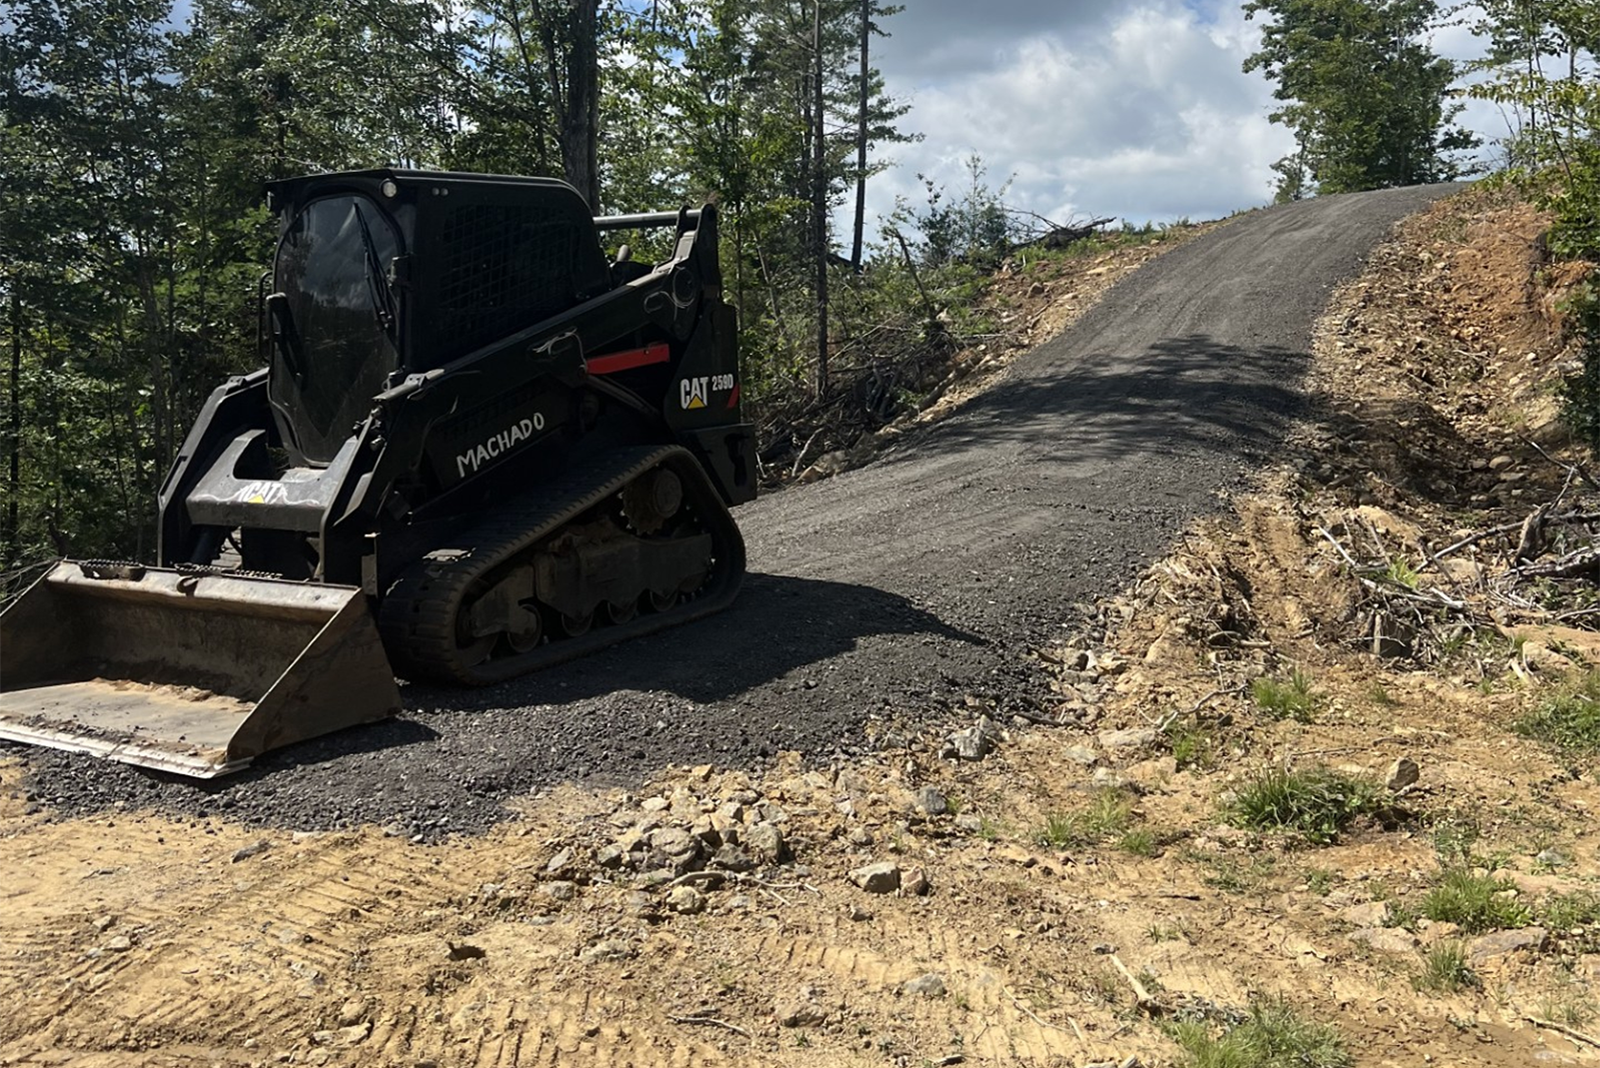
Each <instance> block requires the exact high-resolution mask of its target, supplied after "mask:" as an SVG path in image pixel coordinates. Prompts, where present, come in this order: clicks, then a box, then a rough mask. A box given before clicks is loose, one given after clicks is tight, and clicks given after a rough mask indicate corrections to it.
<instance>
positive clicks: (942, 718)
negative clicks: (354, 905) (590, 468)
mask: <svg viewBox="0 0 1600 1068" xmlns="http://www.w3.org/2000/svg"><path fill="white" fill-rule="evenodd" d="M1453 188H1454V187H1448V186H1434V187H1427V188H1419V189H1405V190H1387V191H1383V192H1376V193H1365V194H1356V195H1350V196H1337V197H1324V198H1320V199H1317V200H1312V201H1306V202H1302V203H1300V204H1294V205H1288V206H1284V207H1279V208H1272V209H1269V210H1266V211H1262V212H1258V213H1255V214H1253V215H1250V216H1247V217H1245V218H1242V219H1239V220H1236V221H1235V222H1233V223H1231V224H1230V225H1228V226H1226V227H1223V228H1221V229H1220V230H1218V231H1216V232H1215V233H1213V234H1210V235H1208V236H1206V237H1204V238H1200V239H1197V240H1195V241H1193V242H1191V243H1189V244H1187V245H1185V246H1183V247H1181V248H1179V249H1176V250H1174V251H1173V252H1171V253H1168V254H1167V255H1166V256H1163V257H1162V258H1160V259H1158V260H1156V261H1154V262H1153V263H1152V264H1150V265H1149V266H1147V267H1145V268H1143V269H1142V270H1140V271H1139V272H1137V273H1136V274H1134V275H1132V276H1130V277H1129V278H1127V279H1126V280H1124V281H1123V282H1122V283H1121V284H1119V285H1118V286H1117V287H1116V288H1115V289H1113V290H1112V291H1111V293H1109V294H1108V295H1107V296H1106V298H1105V299H1104V301H1103V302H1102V303H1100V304H1099V305H1098V306H1096V307H1095V308H1094V309H1092V310H1091V311H1090V312H1089V313H1088V314H1086V315H1085V316H1084V317H1083V319H1082V320H1081V321H1080V322H1079V323H1078V324H1077V325H1076V326H1074V327H1073V328H1072V329H1070V330H1069V331H1067V332H1066V333H1065V334H1064V335H1063V336H1062V337H1060V338H1058V339H1057V340H1055V341H1053V342H1050V343H1049V344H1046V345H1044V346H1042V347H1041V348H1039V349H1038V350H1036V351H1035V352H1033V353H1030V354H1029V355H1027V356H1025V357H1023V358H1022V359H1020V360H1019V361H1018V362H1017V363H1016V364H1015V365H1014V366H1013V368H1012V370H1011V371H1010V372H1009V373H1008V375H1007V376H1006V377H1005V378H1004V379H1003V380H1002V381H1001V383H1000V384H999V385H997V386H996V387H995V388H994V389H992V390H990V391H989V392H988V393H986V394H984V395H983V396H981V397H980V398H978V399H977V400H975V401H974V402H973V403H971V404H970V405H968V406H967V408H965V409H964V410H963V411H962V412H961V413H960V414H959V415H958V416H956V417H953V418H951V419H949V420H946V421H945V422H943V423H941V424H939V425H938V426H936V427H934V428H932V429H931V430H930V431H929V432H927V433H925V434H923V435H921V436H919V437H917V438H915V439H914V440H911V441H908V442H906V443H904V444H903V445H901V446H899V447H898V448H897V449H896V450H895V451H894V452H892V453H890V454H889V455H887V456H885V457H884V458H882V459H880V460H879V461H877V462H876V463H874V464H873V465H871V466H870V467H867V468H864V469H862V470H859V471H855V472H850V473H847V474H844V475H841V476H839V477H837V478H834V479H830V480H827V481H824V482H820V483H816V484H813V485H810V486H805V487H800V488H795V489H791V490H788V491H786V492H783V493H778V494H774V495H772V496H770V497H765V498H762V499H761V500H758V501H756V502H754V503H753V504H750V505H747V506H745V507H743V508H741V509H740V510H739V512H738V519H739V522H740V525H741V527H742V528H743V529H744V531H745V535H746V538H747V539H748V542H749V546H750V565H751V570H752V574H751V575H750V578H749V579H748V581H747V583H746V585H745V588H744V590H743V591H742V592H741V594H740V597H739V600H738V601H737V603H736V604H735V606H734V607H733V608H732V609H730V610H729V611H727V612H725V613H722V614H721V615H719V616H717V617H715V618H712V619H709V620H705V621H703V622H700V623H695V624H691V625H688V626H685V627H681V628H679V629H677V630H675V631H672V632H670V633H667V634H663V635H658V636H655V637H651V638H646V639H642V640H640V641H637V642H634V643H632V644H630V645H627V646H625V647H619V648H616V649H613V650H609V651H606V652H604V653H601V654H599V655H596V656H593V657H590V658H588V659H586V660H583V661H580V662H578V663H574V664H569V665H564V666H562V667H558V668H555V669H553V670H550V671H547V672H544V673H541V674H539V675H537V676H533V677H530V678H526V679H520V680H515V681H513V682H509V683H505V684H502V685H499V686H495V687H491V688H488V689H484V690H473V691H457V690H445V689H438V688H425V687H421V686H409V687H406V688H405V689H404V690H403V696H404V699H405V703H406V707H407V712H406V713H405V714H404V715H403V716H401V717H399V718H397V719H395V720H393V721H390V722H388V723H384V724H379V725H375V726H370V727H362V728H356V729H353V730H349V731H345V732H342V733H340V734H337V735H333V736H330V737H327V738H323V739H318V740H315V741H312V742H308V743H304V744H301V745H298V746H294V747H292V748H290V749H288V750H284V751H281V752H278V753H274V754H269V755H268V756H267V757H265V758H263V759H261V760H260V761H258V763H257V765H256V766H255V767H254V768H252V769H250V770H248V771H246V772H245V773H243V774H241V775H238V776H235V777H232V778H230V779H227V780H224V781H222V782H220V783H212V784H196V783H194V782H192V781H189V780H182V779H176V778H173V777H170V776H165V775H162V774H159V773H153V772H148V771H144V770H139V769H134V768H130V767H126V766H123V765H118V764H107V763H104V762H100V761H95V760H92V759H89V758H85V757H78V756H73V755H69V754H63V753H57V752H52V751H47V750H38V749H25V748H22V747H12V751H14V752H17V753H21V754H23V755H24V758H25V760H26V761H27V763H28V765H29V769H30V772H31V775H30V778H29V780H28V782H29V790H30V791H31V795H32V797H33V799H34V800H37V801H39V802H41V803H44V804H46V805H49V806H52V807H54V808H55V809H57V810H58V811H60V812H62V813H64V814H67V815H74V814H81V813H87V812H94V811H99V810H101V809H104V808H106V807H108V806H110V805H112V804H113V803H115V802H118V801H121V802H125V803H128V804H130V805H135V806H138V805H149V806H154V807H155V808H158V809H161V810H164V811H169V812H173V813H181V814H189V815H201V814H207V813H216V814H220V815H227V816H230V817H232V818H236V819H241V820H244V821H246V822H250V823H256V824H261V825H273V826H286V827H291V828H296V829H316V828H327V827H338V826H350V825H355V824H360V823H368V822H370V823H376V824H380V825H385V826H390V827H392V828H393V829H394V830H395V831H396V832H400V833H405V834H408V835H421V836H423V837H424V838H425V839H431V838H436V837H439V836H441V835H444V834H449V833H452V832H464V831H474V830H479V829H481V828H484V827H486V826H488V825H490V824H491V823H493V822H495V821H496V820H499V819H503V818H505V814H506V813H505V810H504V808H503V807H502V802H503V801H505V800H507V799H509V798H512V797H516V796H522V795H525V794H527V793H529V792H531V791H535V790H537V789H539V788H541V787H544V786H547V785H551V784H554V783H556V782H559V781H562V780H566V779H581V780H592V781H601V782H607V781H609V782H623V783H626V782H630V781H637V780H638V779H639V778H641V777H644V776H648V775H650V774H651V773H653V772H655V771H657V770H659V769H661V768H662V767H663V766H664V765H666V764H669V763H696V764H698V763H713V764H718V765H725V766H743V767H750V768H759V767H760V766H761V765H763V764H764V763H765V762H766V761H768V760H769V759H770V758H772V757H773V756H775V754H776V753H777V752H779V751H780V750H785V749H794V750H799V751H801V752H802V753H804V754H806V756H807V757H808V758H809V759H812V760H819V761H821V760H828V759H830V758H833V757H836V756H849V755H852V754H856V753H859V752H861V751H862V750H863V749H865V748H867V747H868V746H869V745H870V742H869V737H870V736H871V735H872V734H873V733H874V731H875V730H876V729H878V728H879V727H881V726H882V724H884V723H887V722H891V721H894V722H899V723H901V724H906V723H910V724H912V725H915V724H917V723H923V724H926V725H929V726H932V725H936V724H943V723H945V722H946V721H948V720H950V719H951V718H952V716H953V714H954V710H956V709H958V708H960V707H962V701H963V699H964V698H965V697H966V696H967V695H969V694H970V695H979V696H989V697H993V698H995V699H997V700H998V701H999V703H1000V708H1001V711H1002V713H1003V712H1004V711H1005V709H1006V708H1007V707H1008V704H1007V703H1008V702H1009V701H1012V700H1016V695H1017V694H1018V693H1019V692H1021V691H1022V689H1024V688H1025V686H1026V685H1027V684H1028V683H1030V682H1031V681H1033V679H1032V676H1031V674H1030V670H1029V669H1028V667H1027V665H1026V662H1025V661H1024V660H1023V656H1024V655H1025V654H1026V652H1027V651H1028V650H1029V649H1030V648H1032V647H1034V646H1036V645H1037V644H1039V643H1040V642H1042V641H1045V640H1048V639H1049V638H1051V637H1052V636H1055V635H1060V634H1064V633H1067V630H1064V629H1063V628H1069V629H1077V628H1080V627H1082V626H1085V625H1087V622H1088V619H1089V609H1090V606H1091V605H1092V603H1093V601H1094V600H1095V599H1096V598H1098V597H1102V596H1105V595H1108V594H1111V593H1113V592H1115V590H1116V589H1117V588H1118V587H1119V586H1120V585H1121V584H1123V583H1124V582H1126V581H1127V580H1128V579H1130V578H1131V577H1132V576H1133V575H1135V574H1136V573H1137V571H1138V570H1139V569H1140V568H1142V567H1144V566H1146V565H1148V564H1149V563H1150V562H1151V561H1152V560H1154V559H1155V558H1157V557H1158V556H1160V555H1161V554H1162V553H1163V552H1164V551H1165V550H1166V549H1167V547H1168V546H1169V545H1170V544H1171V542H1172V539H1173V538H1174V536H1175V535H1176V534H1177V533H1178V532H1179V531H1180V530H1181V529H1182V528H1183V527H1184V526H1185V525H1186V524H1187V523H1189V522H1190V521H1191V520H1192V519H1194V518H1195V517H1196V516H1198V515H1202V514H1206V513H1210V512H1214V511H1215V510H1216V509H1217V508H1218V506H1219V495H1220V494H1223V493H1225V492H1226V491H1228V490H1229V489H1231V488H1233V487H1235V486H1237V485H1238V484H1239V482H1240V479H1241V478H1242V477H1243V476H1244V475H1245V474H1247V473H1248V472H1249V471H1250V470H1252V469H1254V468H1256V467H1258V466H1260V465H1261V464H1262V462H1263V461H1265V460H1267V459H1269V458H1270V457H1271V456H1272V455H1273V452H1274V450H1275V449H1276V448H1277V447H1278V445H1279V444H1280V443H1281V441H1282V439H1283V436H1284V434H1285V433H1286V431H1287V430H1288V429H1289V428H1290V427H1291V425H1292V424H1293V422H1294V421H1295V420H1296V419H1298V418H1303V417H1304V405H1303V399H1302V397H1301V395H1300V394H1299V392H1298V389H1297V382H1298V380H1299V378H1300V375H1301V373H1302V371H1303V369H1304V367H1305V364H1306V361H1307V356H1306V353H1307V350H1308V348H1309V339H1310V331H1311V327H1312V324H1313V322H1314V321H1315V318H1316V316H1317V314H1318V313H1319V311H1320V310H1321V308H1322V307H1323V306H1324V305H1325V303H1326V301H1327V297H1328V293H1329V290H1330V289H1331V288H1332V287H1333V286H1334V285H1336V284H1338V283H1339V282H1341V281H1343V280H1345V279H1346V278H1348V277H1350V276H1352V275H1353V274H1354V273H1355V272H1356V271H1357V269H1358V268H1359V266H1360V262H1361V260H1362V257H1363V256H1364V255H1365V254H1366V253H1367V251H1368V250H1369V249H1370V248H1371V246H1372V245H1373V244H1374V243H1375V242H1376V241H1377V240H1378V239H1379V238H1381V237H1382V236H1383V234H1384V233H1385V232H1386V231H1387V230H1388V228H1389V227H1390V226H1391V225H1392V224H1393V223H1394V221H1395V220H1397V219H1398V218H1400V217H1402V216H1404V215H1406V214H1409V213H1411V212H1413V211H1416V210H1418V209H1420V208H1422V207H1424V206H1425V205H1426V204H1427V203H1428V202H1429V201H1431V200H1433V199H1434V198H1436V197H1438V196H1440V195H1442V194H1444V193H1447V192H1450V191H1453Z"/></svg>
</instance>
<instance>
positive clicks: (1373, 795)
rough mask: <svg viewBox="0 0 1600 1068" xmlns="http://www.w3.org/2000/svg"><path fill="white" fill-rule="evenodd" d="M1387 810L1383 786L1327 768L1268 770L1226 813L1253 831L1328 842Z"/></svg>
mask: <svg viewBox="0 0 1600 1068" xmlns="http://www.w3.org/2000/svg"><path fill="white" fill-rule="evenodd" d="M1384 808H1385V805H1384V803H1383V799H1382V795H1381V793H1380V791H1379V789H1378V787H1377V785H1376V784H1374V783H1370V782H1367V781H1365V780H1363V779H1357V778H1354V777H1353V776H1349V775H1344V774H1341V773H1339V772H1337V771H1334V770H1332V769H1331V768H1324V767H1314V768H1306V769H1304V770H1301V771H1285V770H1283V769H1282V768H1268V769H1267V770H1266V771H1263V772H1260V773H1259V774H1257V775H1256V776H1255V778H1254V779H1252V780H1251V781H1250V782H1248V783H1246V784H1245V785H1244V786H1243V787H1242V788H1240V790H1239V791H1238V793H1237V794H1236V795H1235V796H1234V798H1233V800H1232V801H1231V802H1229V804H1228V805H1227V808H1226V811H1225V813H1224V814H1225V815H1226V816H1227V817H1228V818H1229V819H1231V820H1233V821H1234V822H1235V823H1236V824H1237V825H1238V826H1240V827H1245V828H1248V829H1250V830H1257V831H1275V830H1294V831H1299V832H1300V833H1301V834H1303V835H1305V836H1306V837H1307V838H1309V839H1310V840H1311V841H1313V842H1317V843H1319V844H1326V843H1328V842H1332V841H1333V840H1335V839H1336V838H1338V837H1339V835H1340V833H1341V832H1343V831H1344V829H1345V828H1346V827H1348V826H1349V825H1350V824H1351V822H1352V821H1354V820H1355V819H1356V818H1357V817H1360V816H1365V815H1373V814H1376V813H1378V812H1380V811H1383V809H1384Z"/></svg>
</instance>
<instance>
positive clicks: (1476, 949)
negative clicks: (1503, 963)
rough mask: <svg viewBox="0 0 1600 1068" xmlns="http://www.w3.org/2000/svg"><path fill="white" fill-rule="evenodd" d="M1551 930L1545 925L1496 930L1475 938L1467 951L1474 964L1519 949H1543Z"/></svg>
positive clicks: (1482, 962) (1485, 961)
mask: <svg viewBox="0 0 1600 1068" xmlns="http://www.w3.org/2000/svg"><path fill="white" fill-rule="evenodd" d="M1548 937H1549V932H1548V931H1546V930H1545V929H1544V928H1543V927H1521V928H1518V929H1517V930H1514V931H1494V932H1492V933H1490V934H1486V935H1483V936H1482V937H1480V938H1474V939H1473V940H1472V944H1471V945H1470V946H1469V947H1468V948H1467V952H1468V954H1469V955H1470V957H1471V958H1472V963H1473V964H1484V963H1487V962H1488V961H1491V960H1493V959H1495V958H1496V957H1504V956H1506V955H1507V954H1509V953H1515V952H1516V951H1517V950H1519V949H1535V950H1537V949H1543V948H1544V944H1545V941H1546V939H1547V938H1548Z"/></svg>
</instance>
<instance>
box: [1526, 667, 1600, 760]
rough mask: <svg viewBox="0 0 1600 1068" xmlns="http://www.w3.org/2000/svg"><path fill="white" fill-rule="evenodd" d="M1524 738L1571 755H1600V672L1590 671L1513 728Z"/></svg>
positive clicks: (1558, 692)
mask: <svg viewBox="0 0 1600 1068" xmlns="http://www.w3.org/2000/svg"><path fill="white" fill-rule="evenodd" d="M1512 729H1513V730H1515V731H1516V732H1517V733H1518V734H1520V735H1522V736H1523V737H1524V738H1532V739H1534V740H1535V741H1539V742H1544V743H1545V744H1546V745H1550V746H1554V747H1555V748H1556V749H1560V750H1562V751H1563V752H1567V753H1582V754H1595V753H1600V671H1588V672H1585V673H1584V674H1583V675H1582V676H1581V677H1579V678H1578V679H1576V680H1575V681H1573V682H1570V683H1568V684H1567V685H1566V686H1563V687H1562V688H1561V689H1560V690H1559V691H1557V692H1556V693H1554V694H1552V695H1550V696H1549V697H1546V698H1545V699H1544V700H1543V701H1540V702H1539V704H1538V705H1537V706H1536V707H1535V708H1534V710H1533V711H1532V712H1530V713H1528V714H1527V715H1526V716H1524V717H1522V718H1521V719H1520V720H1518V721H1517V722H1516V723H1515V724H1514V725H1513V727H1512Z"/></svg>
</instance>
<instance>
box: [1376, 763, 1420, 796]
mask: <svg viewBox="0 0 1600 1068" xmlns="http://www.w3.org/2000/svg"><path fill="white" fill-rule="evenodd" d="M1421 777H1422V769H1421V768H1419V767H1417V762H1416V761H1415V760H1412V759H1411V758H1410V757H1399V758H1398V759H1396V760H1395V762H1394V763H1393V764H1390V765H1389V770H1388V771H1386V772H1384V775H1383V785H1384V786H1386V787H1388V788H1389V790H1391V791H1398V790H1404V789H1405V788H1406V787H1407V786H1411V785H1413V784H1414V783H1416V781H1417V780H1418V779H1420V778H1421Z"/></svg>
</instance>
